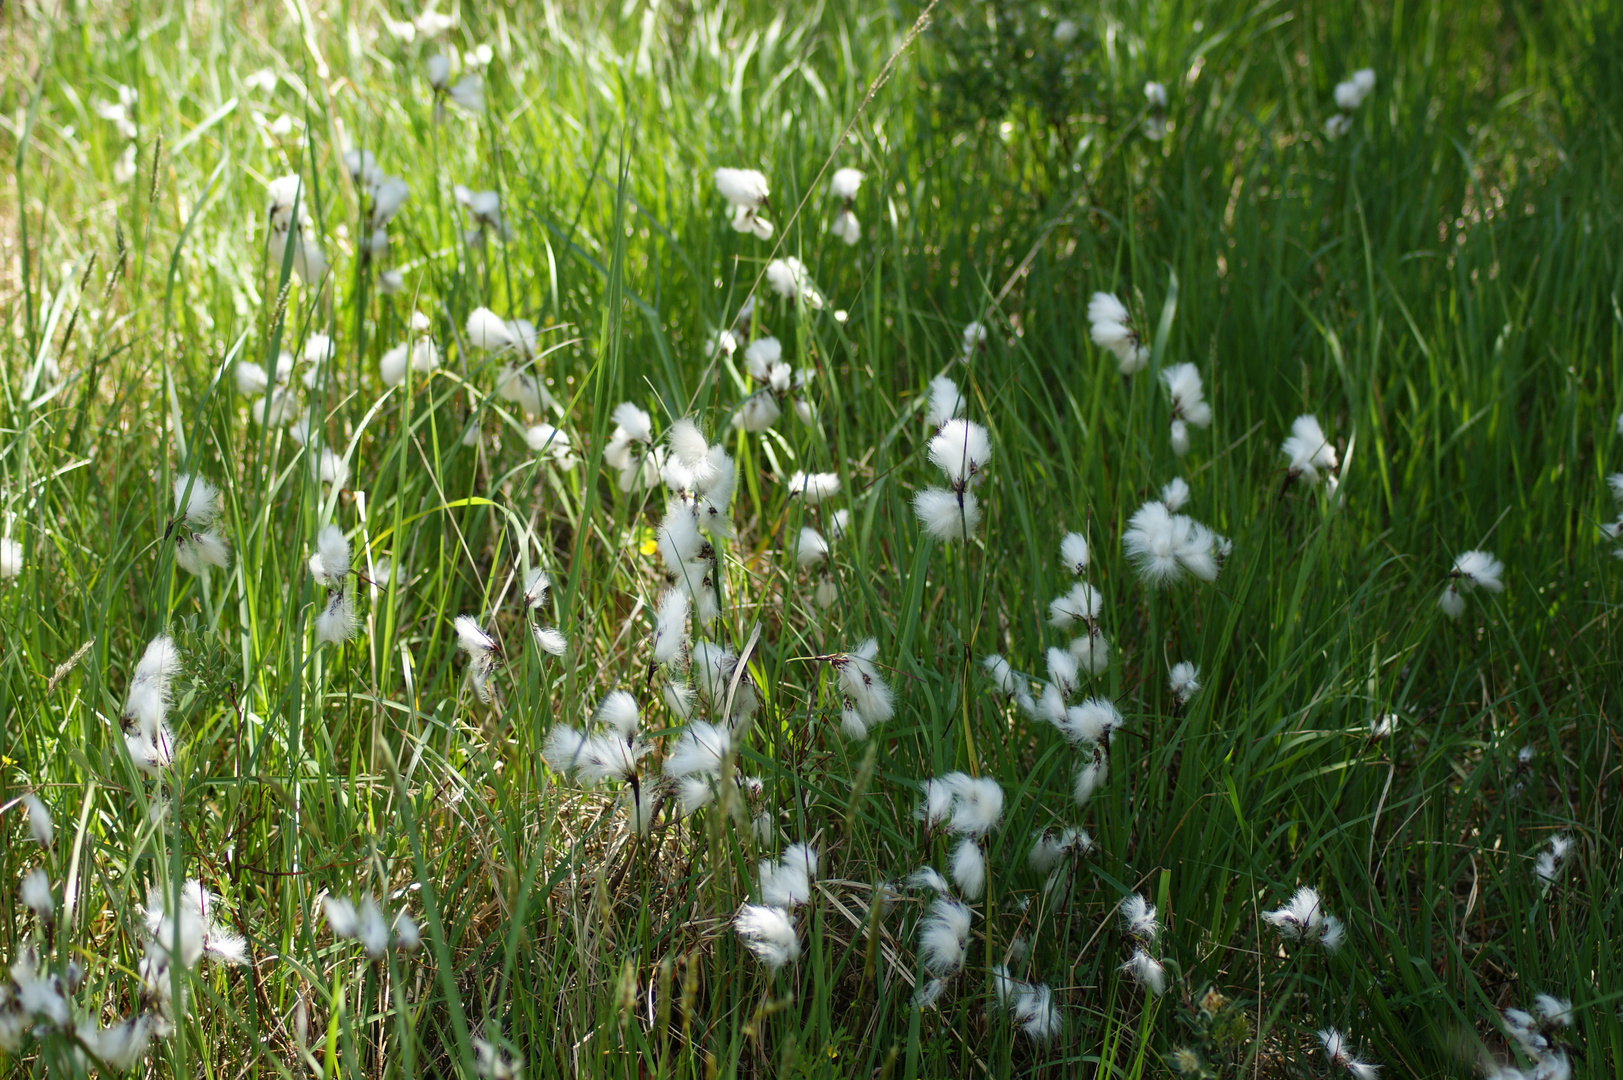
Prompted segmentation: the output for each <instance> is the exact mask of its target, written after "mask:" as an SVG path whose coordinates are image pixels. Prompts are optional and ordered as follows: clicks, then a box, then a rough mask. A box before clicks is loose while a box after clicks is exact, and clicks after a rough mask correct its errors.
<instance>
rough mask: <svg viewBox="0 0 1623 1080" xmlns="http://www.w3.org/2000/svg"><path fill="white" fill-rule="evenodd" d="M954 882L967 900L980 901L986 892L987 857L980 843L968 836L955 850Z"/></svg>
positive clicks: (953, 858) (953, 864)
mask: <svg viewBox="0 0 1623 1080" xmlns="http://www.w3.org/2000/svg"><path fill="white" fill-rule="evenodd" d="M952 880H953V881H954V882H956V883H957V885H958V889H959V891H960V892H961V893H963V895H964V896H965V898H967V899H970V900H979V899H980V898H981V895H982V894H983V893H985V892H986V855H985V853H984V852H982V851H981V845H980V843H979V842H978V841H976V840H972V839H970V838H969V837H967V836H966V837H964V839H962V840H960V841H959V842H958V846H957V847H956V848H954V849H953V852H952Z"/></svg>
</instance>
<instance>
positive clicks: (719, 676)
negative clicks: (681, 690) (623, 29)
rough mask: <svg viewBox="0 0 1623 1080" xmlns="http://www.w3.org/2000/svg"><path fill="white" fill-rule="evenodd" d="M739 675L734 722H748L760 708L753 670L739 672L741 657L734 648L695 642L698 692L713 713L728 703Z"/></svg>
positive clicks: (694, 658) (695, 679)
mask: <svg viewBox="0 0 1623 1080" xmlns="http://www.w3.org/2000/svg"><path fill="white" fill-rule="evenodd" d="M735 674H736V675H737V677H738V690H737V692H736V693H735V694H734V697H733V707H732V714H731V717H730V719H733V720H745V719H748V718H749V717H751V716H754V715H755V711H756V710H757V709H758V708H759V707H760V698H759V696H758V695H757V694H756V692H755V681H754V679H753V678H752V677H751V676H750V673H749V671H748V670H747V669H746V670H743V671H740V670H739V667H738V656H737V655H736V654H735V653H734V652H733V651H732V650H731V649H729V648H726V647H725V646H722V645H717V644H716V643H714V642H710V641H700V642H695V643H694V646H693V683H694V689H695V690H697V691H698V693H699V697H700V698H701V699H702V700H703V701H704V702H705V703H706V704H707V705H708V706H710V708H711V709H712V710H720V709H721V708H722V707H723V705H724V704H725V703H726V700H727V693H728V690H729V689H730V687H731V686H732V680H733V677H734V675H735Z"/></svg>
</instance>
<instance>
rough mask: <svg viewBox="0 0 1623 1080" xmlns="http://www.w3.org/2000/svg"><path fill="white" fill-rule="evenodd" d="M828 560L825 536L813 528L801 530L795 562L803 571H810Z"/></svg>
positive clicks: (796, 546)
mask: <svg viewBox="0 0 1623 1080" xmlns="http://www.w3.org/2000/svg"><path fill="white" fill-rule="evenodd" d="M827 558H828V541H827V540H825V539H823V534H822V533H820V532H818V531H817V530H816V529H814V528H812V527H811V526H809V525H808V526H805V527H803V528H802V529H801V530H800V540H799V541H798V542H797V543H796V544H795V562H796V563H798V564H799V566H800V568H801V569H802V570H810V569H811V568H812V567H814V566H818V565H821V564H822V563H823V562H824V561H825V560H827Z"/></svg>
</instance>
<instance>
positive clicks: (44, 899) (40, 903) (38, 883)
mask: <svg viewBox="0 0 1623 1080" xmlns="http://www.w3.org/2000/svg"><path fill="white" fill-rule="evenodd" d="M17 900H18V902H20V903H21V904H22V906H23V907H25V908H27V909H28V910H29V911H32V912H33V913H34V914H35V915H37V916H38V917H39V921H40V922H42V923H47V924H48V923H51V922H53V921H55V918H56V897H54V896H53V895H51V879H50V878H49V877H48V876H46V873H45V870H44V869H43V868H42V867H38V866H36V867H34V868H33V869H32V870H30V871H28V873H26V874H24V875H23V880H22V882H21V884H19V885H18V886H17Z"/></svg>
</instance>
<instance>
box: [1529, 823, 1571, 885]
mask: <svg viewBox="0 0 1623 1080" xmlns="http://www.w3.org/2000/svg"><path fill="white" fill-rule="evenodd" d="M1571 851H1572V841H1571V840H1570V839H1568V838H1567V837H1566V836H1563V835H1561V834H1559V833H1558V834H1556V835H1555V836H1552V837H1550V846H1549V847H1548V848H1547V849H1546V850H1544V851H1541V852H1539V855H1538V859H1537V860H1536V861H1535V862H1534V864H1533V873H1534V874H1535V875H1536V876H1537V877H1538V880H1539V882H1540V884H1542V885H1544V886H1545V887H1546V888H1548V887H1549V886H1551V885H1553V884H1555V881H1556V879H1557V878H1558V877H1560V873H1561V866H1562V864H1563V863H1565V862H1566V861H1567V855H1568V854H1570V853H1571Z"/></svg>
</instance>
